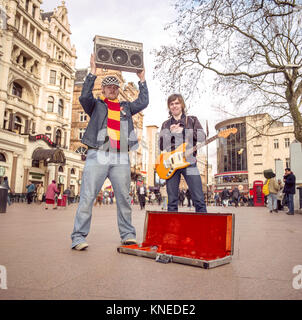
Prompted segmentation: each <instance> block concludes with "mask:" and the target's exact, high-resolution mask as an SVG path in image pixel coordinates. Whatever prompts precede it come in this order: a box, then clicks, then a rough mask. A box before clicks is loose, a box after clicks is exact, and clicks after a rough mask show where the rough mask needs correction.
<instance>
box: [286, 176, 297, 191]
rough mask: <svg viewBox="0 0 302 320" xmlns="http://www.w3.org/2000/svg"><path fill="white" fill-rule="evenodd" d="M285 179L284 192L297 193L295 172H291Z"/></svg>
mask: <svg viewBox="0 0 302 320" xmlns="http://www.w3.org/2000/svg"><path fill="white" fill-rule="evenodd" d="M283 179H285V180H284V182H285V184H284V188H283V193H287V194H295V193H296V176H295V175H294V174H293V173H290V174H288V175H287V176H286V175H285V176H284V177H283Z"/></svg>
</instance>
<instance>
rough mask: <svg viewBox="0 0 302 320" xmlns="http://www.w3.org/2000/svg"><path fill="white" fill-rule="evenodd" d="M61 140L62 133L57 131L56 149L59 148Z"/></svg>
mask: <svg viewBox="0 0 302 320" xmlns="http://www.w3.org/2000/svg"><path fill="white" fill-rule="evenodd" d="M61 140H62V132H61V130H57V132H56V145H57V146H58V147H60V146H61Z"/></svg>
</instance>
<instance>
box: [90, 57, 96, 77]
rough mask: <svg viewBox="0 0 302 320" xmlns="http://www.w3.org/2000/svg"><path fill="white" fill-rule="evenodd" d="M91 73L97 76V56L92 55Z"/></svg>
mask: <svg viewBox="0 0 302 320" xmlns="http://www.w3.org/2000/svg"><path fill="white" fill-rule="evenodd" d="M90 72H91V73H92V74H94V75H95V74H96V65H95V54H94V53H93V54H91V57H90Z"/></svg>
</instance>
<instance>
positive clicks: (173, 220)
mask: <svg viewBox="0 0 302 320" xmlns="http://www.w3.org/2000/svg"><path fill="white" fill-rule="evenodd" d="M234 226H235V216H234V214H229V213H192V212H165V211H147V212H146V216H145V224H144V235H143V242H142V243H141V244H135V245H128V246H125V245H121V246H119V247H118V248H117V250H118V252H120V253H126V254H131V255H136V256H139V257H147V258H152V259H155V261H157V262H162V263H169V262H175V263H182V264H187V265H192V266H196V267H201V268H205V269H209V268H214V267H217V266H220V265H224V264H226V263H230V262H231V260H232V255H233V250H234Z"/></svg>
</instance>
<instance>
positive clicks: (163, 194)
mask: <svg viewBox="0 0 302 320" xmlns="http://www.w3.org/2000/svg"><path fill="white" fill-rule="evenodd" d="M162 197H163V202H162V204H163V205H162V210H165V211H166V210H167V209H168V207H167V205H168V193H167V188H166V186H163V188H162Z"/></svg>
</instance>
